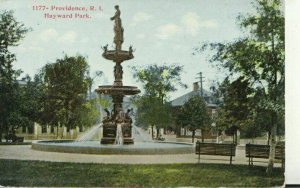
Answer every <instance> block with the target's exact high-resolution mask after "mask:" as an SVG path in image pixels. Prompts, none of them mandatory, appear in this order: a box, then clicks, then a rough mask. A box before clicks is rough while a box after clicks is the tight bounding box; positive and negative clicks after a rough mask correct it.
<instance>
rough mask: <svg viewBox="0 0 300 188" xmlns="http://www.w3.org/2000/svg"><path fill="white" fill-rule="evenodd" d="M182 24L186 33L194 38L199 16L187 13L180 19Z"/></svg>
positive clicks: (196, 32)
mask: <svg viewBox="0 0 300 188" xmlns="http://www.w3.org/2000/svg"><path fill="white" fill-rule="evenodd" d="M182 23H183V25H184V27H185V30H186V32H187V33H189V34H191V35H192V36H196V35H197V34H198V32H199V29H200V23H199V16H198V15H197V14H196V13H192V12H189V13H187V14H185V15H184V16H183V17H182Z"/></svg>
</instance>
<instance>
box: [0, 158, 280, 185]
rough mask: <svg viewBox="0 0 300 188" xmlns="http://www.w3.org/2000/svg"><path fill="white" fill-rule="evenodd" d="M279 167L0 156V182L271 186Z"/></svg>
mask: <svg viewBox="0 0 300 188" xmlns="http://www.w3.org/2000/svg"><path fill="white" fill-rule="evenodd" d="M283 180H284V176H283V172H282V170H281V169H279V168H276V169H274V174H273V176H272V177H268V176H267V175H266V173H265V167H257V166H255V167H253V168H249V167H248V166H245V165H227V164H157V165H127V164H91V163H89V164H83V163H59V162H41V161H19V160H4V159H3V160H2V159H1V160H0V185H2V186H30V187H32V186H48V187H49V186H50V187H54V186H67V187H74V186H76V187H83V186H85V187H89V186H90V187H91V186H93V187H95V186H97V187H118V186H126V187H133V186H135V187H142V186H147V187H149V186H150V187H166V186H171V187H174V186H201V187H203V186H204V187H205V186H210V187H218V186H229V187H233V186H237V187H257V186H259V187H272V186H280V185H282V184H283Z"/></svg>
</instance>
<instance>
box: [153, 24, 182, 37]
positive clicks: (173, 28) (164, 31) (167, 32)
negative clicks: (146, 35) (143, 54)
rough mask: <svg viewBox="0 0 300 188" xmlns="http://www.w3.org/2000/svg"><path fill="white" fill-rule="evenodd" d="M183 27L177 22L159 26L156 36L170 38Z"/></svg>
mask: <svg viewBox="0 0 300 188" xmlns="http://www.w3.org/2000/svg"><path fill="white" fill-rule="evenodd" d="M180 30H181V28H180V27H179V26H178V25H176V24H166V25H162V26H160V27H158V28H157V34H156V36H157V37H158V38H160V39H168V38H170V37H172V36H174V35H176V34H178V33H179V32H180Z"/></svg>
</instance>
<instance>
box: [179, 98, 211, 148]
mask: <svg viewBox="0 0 300 188" xmlns="http://www.w3.org/2000/svg"><path fill="white" fill-rule="evenodd" d="M177 121H178V122H180V123H181V124H182V125H186V126H188V127H189V129H190V131H192V143H194V138H195V132H196V129H200V130H201V134H202V142H204V137H203V133H204V130H205V128H206V127H207V126H208V125H209V124H210V122H211V119H210V116H209V114H208V109H207V106H206V103H205V101H204V99H203V98H202V97H201V96H193V97H191V98H190V99H189V100H188V101H187V102H186V103H184V105H183V106H182V109H181V113H179V115H178V120H177Z"/></svg>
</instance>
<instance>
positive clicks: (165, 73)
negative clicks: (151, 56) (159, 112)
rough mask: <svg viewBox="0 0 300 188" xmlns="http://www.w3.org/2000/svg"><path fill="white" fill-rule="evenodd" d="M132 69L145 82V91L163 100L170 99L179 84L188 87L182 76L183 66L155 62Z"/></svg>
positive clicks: (139, 79) (140, 80)
mask: <svg viewBox="0 0 300 188" xmlns="http://www.w3.org/2000/svg"><path fill="white" fill-rule="evenodd" d="M132 69H133V71H134V74H133V76H134V78H136V79H137V81H138V82H141V83H142V84H143V89H144V92H145V93H146V94H147V95H149V96H152V97H157V98H159V99H160V100H161V101H162V102H165V101H166V100H167V99H168V97H169V94H170V92H174V91H177V86H181V87H185V88H186V87H187V86H186V85H185V84H183V83H182V81H181V78H180V74H181V73H182V71H183V67H182V66H178V65H175V64H172V65H156V64H153V65H149V66H147V67H133V68H132Z"/></svg>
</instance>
